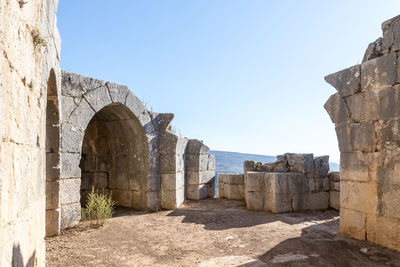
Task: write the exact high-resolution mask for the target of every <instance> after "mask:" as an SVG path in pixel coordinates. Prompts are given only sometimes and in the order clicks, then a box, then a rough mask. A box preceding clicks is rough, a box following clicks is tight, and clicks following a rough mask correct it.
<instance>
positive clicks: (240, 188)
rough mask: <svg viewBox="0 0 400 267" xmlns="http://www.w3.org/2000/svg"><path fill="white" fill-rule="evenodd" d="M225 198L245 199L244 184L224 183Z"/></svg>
mask: <svg viewBox="0 0 400 267" xmlns="http://www.w3.org/2000/svg"><path fill="white" fill-rule="evenodd" d="M223 186H224V189H223V191H224V198H226V199H234V200H242V199H244V185H237V184H223Z"/></svg>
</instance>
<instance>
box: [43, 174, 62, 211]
mask: <svg viewBox="0 0 400 267" xmlns="http://www.w3.org/2000/svg"><path fill="white" fill-rule="evenodd" d="M59 195H60V183H59V182H58V181H57V182H46V209H48V210H50V209H57V208H59V206H60V204H59Z"/></svg>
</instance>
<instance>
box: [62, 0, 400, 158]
mask: <svg viewBox="0 0 400 267" xmlns="http://www.w3.org/2000/svg"><path fill="white" fill-rule="evenodd" d="M398 14H400V1H398V0H374V1H372V0H354V1H352V0H335V1H323V0H304V1H297V0H292V1H289V0H286V1H285V0H270V1H268V0H264V1H258V0H201V1H200V0H190V1H189V0H158V1H156V0H146V1H144V0H140V1H139V0H129V1H128V0H124V1H123V0H114V1H109V0H108V1H105V0H85V1H82V0H79V1H78V0H61V1H60V4H59V9H58V27H59V29H60V33H61V39H62V53H61V67H62V69H65V70H68V71H71V72H76V73H80V74H84V75H88V76H92V77H95V78H99V79H103V80H107V81H113V82H116V83H120V84H125V85H128V86H129V88H130V89H131V90H132V91H133V92H134V93H135V94H136V95H137V96H138V97H139V98H141V99H142V100H144V101H145V102H146V103H147V104H148V105H149V106H151V107H152V109H153V110H154V111H157V112H173V113H175V120H174V125H175V126H176V128H177V129H179V131H180V132H181V133H182V135H183V136H187V137H190V138H198V139H201V140H204V142H205V143H206V144H207V145H208V146H209V147H210V148H211V149H216V150H227V151H237V152H247V153H258V154H265V155H276V154H279V153H285V152H310V153H314V154H316V155H322V154H329V155H330V156H331V160H333V161H336V162H338V160H339V151H338V148H337V140H336V134H335V130H334V126H333V124H332V122H331V121H330V119H329V117H328V115H327V113H326V111H325V110H324V108H323V105H324V103H325V101H326V100H327V99H328V97H329V96H330V95H331V94H333V93H335V90H334V89H333V88H332V87H330V86H329V85H328V84H326V83H325V81H324V79H323V77H324V76H325V75H327V74H330V73H333V72H336V71H338V70H340V69H343V68H347V67H350V66H352V65H355V64H358V63H360V62H361V59H362V57H363V54H364V51H365V49H366V47H367V45H368V43H370V42H372V41H374V40H375V39H377V38H378V37H379V36H381V34H382V33H381V28H380V27H381V23H382V22H383V21H384V20H386V19H389V18H391V17H393V16H395V15H398Z"/></svg>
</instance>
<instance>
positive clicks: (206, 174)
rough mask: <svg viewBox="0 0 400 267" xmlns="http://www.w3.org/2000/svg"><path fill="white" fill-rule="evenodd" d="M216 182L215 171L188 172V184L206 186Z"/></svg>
mask: <svg viewBox="0 0 400 267" xmlns="http://www.w3.org/2000/svg"><path fill="white" fill-rule="evenodd" d="M212 180H215V171H201V172H187V173H186V183H187V184H191V185H199V184H206V183H209V182H212Z"/></svg>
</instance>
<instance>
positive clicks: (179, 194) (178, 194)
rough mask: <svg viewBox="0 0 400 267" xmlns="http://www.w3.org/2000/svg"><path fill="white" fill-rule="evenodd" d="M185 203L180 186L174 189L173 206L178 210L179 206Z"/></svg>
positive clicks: (182, 188)
mask: <svg viewBox="0 0 400 267" xmlns="http://www.w3.org/2000/svg"><path fill="white" fill-rule="evenodd" d="M184 201H185V188H184V187H183V186H182V187H180V188H177V189H176V200H175V206H176V207H177V208H179V206H180V205H181V204H182V203H183V202H184Z"/></svg>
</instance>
